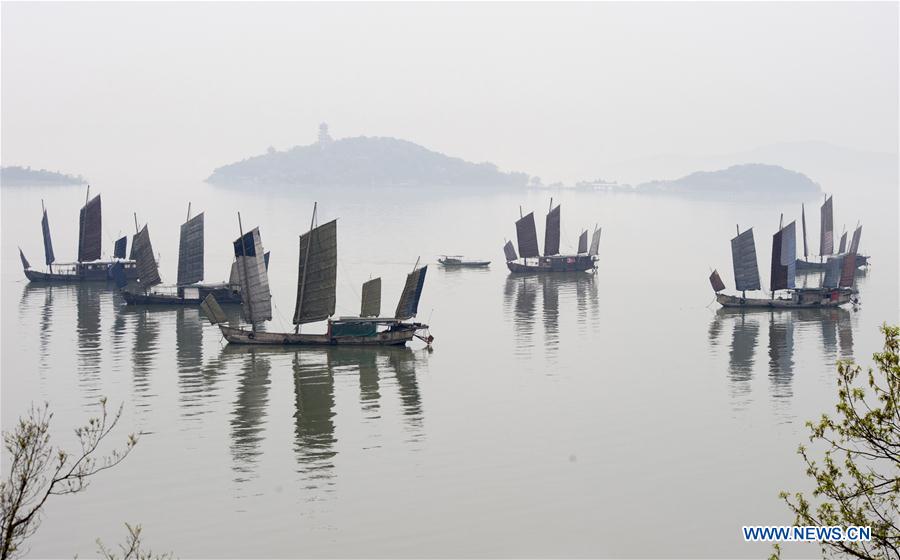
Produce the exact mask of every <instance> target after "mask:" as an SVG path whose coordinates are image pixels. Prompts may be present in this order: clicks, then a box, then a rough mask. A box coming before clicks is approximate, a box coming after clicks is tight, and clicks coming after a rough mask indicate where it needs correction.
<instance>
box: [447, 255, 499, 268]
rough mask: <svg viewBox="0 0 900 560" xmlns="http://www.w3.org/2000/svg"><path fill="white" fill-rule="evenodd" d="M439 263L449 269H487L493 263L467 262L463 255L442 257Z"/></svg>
mask: <svg viewBox="0 0 900 560" xmlns="http://www.w3.org/2000/svg"><path fill="white" fill-rule="evenodd" d="M438 262H439V263H440V264H442V265H443V266H445V267H447V268H485V267H487V266H490V264H491V261H479V260H466V259H465V258H463V256H462V255H441V256H440V258H438Z"/></svg>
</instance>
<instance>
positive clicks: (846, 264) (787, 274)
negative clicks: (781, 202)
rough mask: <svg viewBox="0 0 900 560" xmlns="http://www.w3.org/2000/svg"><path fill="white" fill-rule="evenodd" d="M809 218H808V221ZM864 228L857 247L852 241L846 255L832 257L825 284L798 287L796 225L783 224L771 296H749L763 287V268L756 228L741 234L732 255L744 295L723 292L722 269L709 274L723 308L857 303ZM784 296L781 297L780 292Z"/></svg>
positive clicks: (734, 241) (775, 253)
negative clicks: (856, 273)
mask: <svg viewBox="0 0 900 560" xmlns="http://www.w3.org/2000/svg"><path fill="white" fill-rule="evenodd" d="M804 221H805V220H804ZM860 235H861V228H857V230H856V232H854V239H855V240H856V246H855V247H854V245H853V243H851V247H850V251H849V252H848V253H847V254H845V255H837V256H833V257H829V258H828V262H827V269H826V274H825V278H824V280H823V282H822V286H821V287H819V288H798V287H797V286H796V271H797V262H798V261H797V258H796V248H797V240H796V225H795V222H791V223H790V224H788V225H787V226H784V227H779V229H778V231H777V232H775V235H773V236H772V263H771V269H770V290H771V291H770V296H769V297H768V298H766V297H756V298H754V297H747V291H758V290H761V286H760V281H759V269H758V268H757V259H756V245H755V242H754V240H753V229H752V228H751V229H748V230H746V231H744V232H743V233H741V231H740V227H738V230H737V236H736V237H734V238H733V239H732V240H731V258H732V264H733V267H734V281H735V287H736V289H737V291H739V292H741V293H740V295H731V294H727V293H723V292H724V290H725V283H724V282H723V281H722V278H721V276H719V272H718V270H713V271H712V274H710V276H709V281H710V284H711V285H712V288H713V291H714V292H715V293H716V301H718V302H719V304H721V305H722V306H723V307H741V308H779V309H782V308H810V307H836V306H839V305H843V304H846V303H851V302H853V303H856V299H855V294H856V289H855V288H854V281H855V278H854V274H853V271H854V270H855V268H856V267H855V262H856V253H855V250H856V249H857V248H858V246H859V237H860ZM804 248H805V247H804ZM779 292H780V293H781V295H780V296H777V294H778V293H779Z"/></svg>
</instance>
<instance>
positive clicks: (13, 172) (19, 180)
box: [0, 165, 87, 187]
mask: <svg viewBox="0 0 900 560" xmlns="http://www.w3.org/2000/svg"><path fill="white" fill-rule="evenodd" d="M0 184H2V185H3V186H4V187H18V186H22V187H30V186H33V187H41V186H64V185H84V184H87V180H86V179H85V178H84V177H82V176H81V175H66V174H65V173H60V172H58V171H47V170H46V169H32V168H30V167H19V166H15V165H14V166H9V167H0Z"/></svg>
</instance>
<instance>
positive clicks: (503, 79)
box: [2, 3, 898, 189]
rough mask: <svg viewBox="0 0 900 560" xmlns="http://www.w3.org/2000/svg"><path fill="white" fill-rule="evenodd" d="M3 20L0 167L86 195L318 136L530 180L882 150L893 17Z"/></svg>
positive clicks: (342, 11) (87, 15) (873, 10)
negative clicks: (61, 181) (88, 189)
mask: <svg viewBox="0 0 900 560" xmlns="http://www.w3.org/2000/svg"><path fill="white" fill-rule="evenodd" d="M2 11H3V18H2V20H3V22H2V47H3V49H2V50H3V52H2V73H3V80H2V97H3V101H4V103H3V107H2V120H3V127H2V147H3V153H2V161H3V165H23V166H26V165H27V166H31V167H33V168H46V169H52V170H57V169H58V170H60V171H63V172H66V173H72V174H83V175H85V176H86V177H88V178H90V180H91V181H92V182H94V183H97V184H100V185H104V186H105V187H106V188H109V187H114V188H126V189H127V188H146V187H150V186H155V185H156V184H157V183H158V182H159V181H160V180H162V179H169V180H173V181H178V182H181V183H183V182H186V181H195V182H196V181H201V180H202V179H203V178H204V177H206V176H208V175H209V173H210V172H211V171H212V170H213V169H215V168H217V167H220V166H222V165H225V164H228V163H230V162H234V161H240V160H242V159H244V158H247V157H250V156H253V155H258V154H262V153H265V151H266V150H267V149H268V148H269V147H270V146H272V147H274V148H276V149H278V150H284V149H287V148H290V147H293V146H298V145H306V144H311V143H313V142H315V131H316V128H317V127H318V124H319V123H320V122H322V121H325V122H328V123H329V125H330V127H331V131H332V134H333V135H334V137H335V138H346V137H355V136H369V137H373V136H374V137H391V138H399V139H403V140H408V141H411V142H414V143H416V144H420V145H422V146H424V147H426V148H428V149H429V150H434V151H437V152H440V153H443V154H446V155H448V156H452V157H458V158H462V159H464V160H466V161H471V162H475V163H480V162H485V161H487V162H491V163H493V164H496V165H497V166H498V167H499V168H500V169H501V170H502V171H506V172H517V171H518V172H524V173H528V174H530V175H533V176H539V177H541V178H542V179H543V181H544V183H545V184H549V183H553V182H556V181H561V182H563V183H566V184H573V183H575V182H577V181H581V180H588V179H594V178H598V177H602V178H605V179H620V178H621V177H617V176H616V175H615V170H616V169H617V168H619V167H621V166H622V164H628V163H630V162H639V163H641V164H642V165H643V166H645V167H646V168H647V169H648V171H647V173H648V174H649V178H656V179H671V178H674V177H670V176H662V175H659V174H658V173H657V174H656V175H654V174H653V165H652V162H653V161H654V160H657V159H660V158H665V157H672V156H679V155H685V156H688V157H698V156H719V155H724V154H734V153H742V152H752V151H753V150H755V149H758V148H759V147H765V146H771V145H774V144H781V143H788V144H793V143H809V142H813V143H818V142H822V143H826V144H831V145H834V146H845V147H847V148H849V149H852V150H856V151H861V152H877V153H882V154H890V155H895V154H896V153H897V124H896V122H897V118H896V117H897V106H896V99H897V96H898V81H897V63H898V57H897V48H896V47H897V42H898V37H897V29H896V19H897V6H896V4H889V3H877V4H866V5H862V6H859V5H852V6H851V5H847V4H812V3H810V4H734V3H726V4H681V3H675V4H670V3H665V4H653V3H638V4H620V3H608V4H564V5H544V4H524V5H521V4H501V5H497V4H387V5H383V4H338V5H322V4H281V3H279V4H263V5H253V6H252V7H251V6H249V5H246V4H79V3H75V4H64V5H42V4H22V3H14V4H11V3H5V4H3V6H2ZM412 22H415V25H412ZM511 22H515V25H511ZM763 29H764V30H765V32H764V33H761V32H760V31H761V30H763ZM835 37H841V40H840V41H835V40H834V38H835ZM110 45H115V48H110ZM834 115H841V118H833V117H834ZM885 123H888V124H887V125H886V124H885ZM664 171H665V170H664V169H662V168H661V169H660V171H659V173H662V172H664ZM797 171H800V172H806V170H804V169H797ZM624 179H625V180H627V177H626V178H624Z"/></svg>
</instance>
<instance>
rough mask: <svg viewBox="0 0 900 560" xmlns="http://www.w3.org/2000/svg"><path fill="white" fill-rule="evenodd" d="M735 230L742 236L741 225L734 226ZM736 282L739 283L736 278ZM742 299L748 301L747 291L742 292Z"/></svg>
mask: <svg viewBox="0 0 900 560" xmlns="http://www.w3.org/2000/svg"><path fill="white" fill-rule="evenodd" d="M734 229H735V231H737V234H738V235H740V234H741V224H734ZM732 258H734V257H732ZM735 281H737V279H736V278H735ZM741 297H742V298H744V299H747V290H741Z"/></svg>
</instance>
